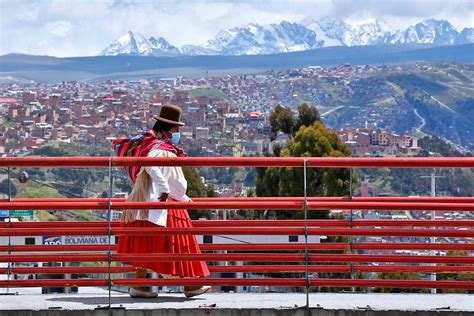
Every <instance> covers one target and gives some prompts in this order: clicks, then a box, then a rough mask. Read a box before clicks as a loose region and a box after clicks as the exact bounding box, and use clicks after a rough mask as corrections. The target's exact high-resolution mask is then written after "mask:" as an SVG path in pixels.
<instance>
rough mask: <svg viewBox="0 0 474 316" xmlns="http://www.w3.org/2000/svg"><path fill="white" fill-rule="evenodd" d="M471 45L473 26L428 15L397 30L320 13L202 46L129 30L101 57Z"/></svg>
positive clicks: (229, 33) (252, 27) (242, 30)
mask: <svg viewBox="0 0 474 316" xmlns="http://www.w3.org/2000/svg"><path fill="white" fill-rule="evenodd" d="M468 43H474V28H464V29H463V30H462V31H461V32H459V31H458V30H456V28H455V27H454V26H453V25H452V24H451V23H449V22H448V21H446V20H435V19H428V20H424V21H421V22H419V23H417V24H415V25H411V26H409V27H407V28H406V29H403V30H396V29H394V28H392V27H391V26H390V25H388V24H387V23H386V22H384V21H381V20H376V19H371V20H368V21H366V22H364V23H362V24H358V25H353V24H348V23H346V22H344V21H342V20H338V19H334V18H331V17H324V18H322V19H319V20H316V19H311V18H307V19H304V20H303V21H301V23H292V22H288V21H282V22H280V23H279V24H276V23H274V24H269V25H260V24H257V23H251V24H248V25H245V26H242V27H234V28H231V29H226V30H222V31H220V32H219V33H218V34H217V35H216V36H215V37H214V38H212V39H210V40H208V41H207V42H206V43H204V44H202V45H183V46H181V47H177V46H175V45H172V44H170V43H169V42H168V41H167V40H166V39H164V38H163V37H158V38H155V37H150V38H148V39H147V38H146V37H144V36H143V35H141V34H139V33H136V32H132V31H129V32H128V33H127V34H125V35H123V36H122V37H120V38H119V39H117V40H115V41H114V42H112V43H111V44H110V45H109V46H108V47H107V48H105V49H104V50H103V51H102V52H101V53H100V55H102V56H119V55H132V56H157V57H173V56H199V55H229V56H234V55H263V54H277V53H287V52H296V51H305V50H310V49H316V48H322V47H331V46H366V45H387V44H431V45H459V44H468Z"/></svg>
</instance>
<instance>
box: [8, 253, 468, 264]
mask: <svg viewBox="0 0 474 316" xmlns="http://www.w3.org/2000/svg"><path fill="white" fill-rule="evenodd" d="M107 259H108V255H107V254H61V256H60V257H58V255H57V254H54V255H51V254H45V255H43V254H41V255H0V262H30V261H33V260H34V261H35V262H91V261H107ZM304 259H305V258H304V254H286V253H277V254H276V253H226V254H219V253H212V254H209V253H202V254H173V255H170V254H161V253H151V254H112V260H113V261H120V262H154V261H156V262H164V261H248V262H303V261H304ZM308 260H309V261H310V262H410V263H445V264H474V257H471V256H425V255H421V256H420V255H418V256H415V255H349V254H312V253H311V254H309V255H308Z"/></svg>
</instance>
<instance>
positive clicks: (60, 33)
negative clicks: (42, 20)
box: [46, 21, 73, 37]
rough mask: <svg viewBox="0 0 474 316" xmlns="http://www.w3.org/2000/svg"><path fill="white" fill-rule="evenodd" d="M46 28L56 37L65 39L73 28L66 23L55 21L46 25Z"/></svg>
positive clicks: (70, 24)
mask: <svg viewBox="0 0 474 316" xmlns="http://www.w3.org/2000/svg"><path fill="white" fill-rule="evenodd" d="M46 28H47V29H48V31H49V32H50V33H51V34H53V35H55V36H57V37H66V36H67V35H68V34H69V32H70V31H71V29H72V28H73V24H72V23H70V22H68V21H55V22H51V23H48V24H46Z"/></svg>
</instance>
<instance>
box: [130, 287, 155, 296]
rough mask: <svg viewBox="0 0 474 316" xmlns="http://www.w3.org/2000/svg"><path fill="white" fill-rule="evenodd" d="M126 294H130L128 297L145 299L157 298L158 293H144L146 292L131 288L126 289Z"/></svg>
mask: <svg viewBox="0 0 474 316" xmlns="http://www.w3.org/2000/svg"><path fill="white" fill-rule="evenodd" d="M128 294H130V297H145V298H154V297H157V296H158V293H155V292H146V291H140V290H137V289H135V288H133V287H131V288H129V289H128Z"/></svg>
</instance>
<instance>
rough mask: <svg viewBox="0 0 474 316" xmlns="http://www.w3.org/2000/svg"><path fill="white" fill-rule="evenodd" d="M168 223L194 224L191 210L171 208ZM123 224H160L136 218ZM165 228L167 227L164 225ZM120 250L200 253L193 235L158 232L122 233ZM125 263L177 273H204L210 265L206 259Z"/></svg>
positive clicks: (170, 224) (161, 272)
mask: <svg viewBox="0 0 474 316" xmlns="http://www.w3.org/2000/svg"><path fill="white" fill-rule="evenodd" d="M166 224H167V227H173V228H180V227H192V224H191V219H190V218H189V215H188V211H187V210H185V209H170V210H168V217H167V221H166ZM122 227H160V228H163V227H162V226H158V225H155V224H153V223H152V222H149V221H143V220H137V221H134V222H131V223H122ZM163 229H164V228H163ZM117 253H122V254H128V253H143V254H150V253H165V254H193V253H201V250H200V249H199V244H198V242H197V240H196V237H195V236H193V235H155V236H130V235H124V236H120V237H119V241H118V250H117ZM123 263H125V264H129V265H132V266H134V267H137V268H145V269H149V270H152V271H154V272H157V273H160V274H165V275H172V276H178V277H205V276H208V275H209V274H210V273H209V269H208V268H207V265H206V263H205V262H204V261H169V262H160V261H158V262H134V261H127V262H123Z"/></svg>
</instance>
